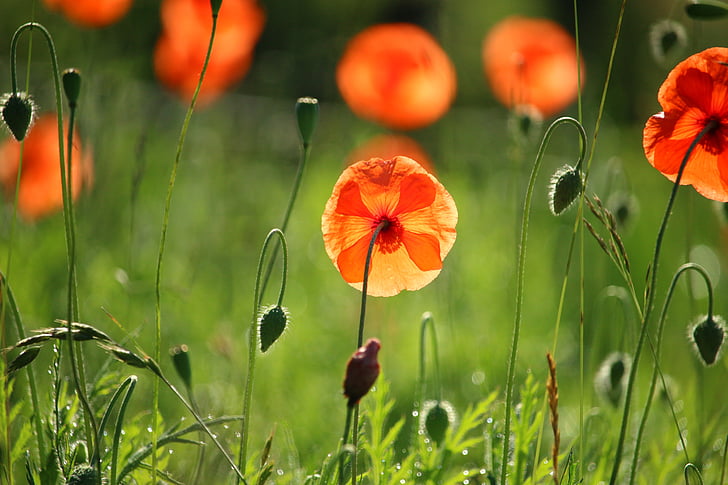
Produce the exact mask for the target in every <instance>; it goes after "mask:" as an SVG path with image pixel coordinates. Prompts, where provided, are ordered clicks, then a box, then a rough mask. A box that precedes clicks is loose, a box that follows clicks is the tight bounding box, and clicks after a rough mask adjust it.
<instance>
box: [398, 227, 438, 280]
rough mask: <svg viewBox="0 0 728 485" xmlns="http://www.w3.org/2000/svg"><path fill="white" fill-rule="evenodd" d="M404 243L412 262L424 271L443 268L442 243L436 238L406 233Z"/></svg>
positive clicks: (403, 236)
mask: <svg viewBox="0 0 728 485" xmlns="http://www.w3.org/2000/svg"><path fill="white" fill-rule="evenodd" d="M402 242H403V243H404V247H405V249H407V254H409V257H410V259H411V260H412V262H413V263H415V264H416V265H417V267H418V268H419V269H421V270H422V271H429V270H433V269H437V270H439V269H441V268H442V260H441V259H440V242H439V241H438V240H437V238H436V237H434V236H431V235H429V234H416V233H413V232H409V231H405V232H404V234H403V235H402Z"/></svg>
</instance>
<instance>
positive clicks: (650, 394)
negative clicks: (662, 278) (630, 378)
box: [629, 263, 713, 485]
mask: <svg viewBox="0 0 728 485" xmlns="http://www.w3.org/2000/svg"><path fill="white" fill-rule="evenodd" d="M689 270H692V271H695V272H697V273H698V274H700V276H702V278H703V281H705V284H706V286H707V288H708V316H709V317H710V316H712V315H713V286H712V284H711V282H710V277H709V276H708V273H707V271H705V269H704V268H703V267H702V266H700V265H697V264H695V263H687V264H683V265H682V266H680V268H678V270H677V271H676V272H675V274H674V275H673V277H672V281H671V282H670V286H669V288H668V290H667V295H666V296H665V302H664V303H663V306H662V311H661V312H660V317H659V320H658V324H657V335H656V343H655V346H654V348H653V354H654V359H655V365H654V367H653V368H652V378H651V380H650V389H649V390H648V391H647V401H646V402H645V408H644V410H643V411H642V418H641V419H640V424H639V429H638V431H637V437H636V439H635V445H634V453H633V455H632V470H631V472H630V476H629V483H630V485H631V484H633V483H634V481H635V478H636V475H637V473H636V472H637V464H638V462H639V453H640V446H641V444H642V437H643V436H644V431H645V426H646V424H647V417H648V416H649V413H650V407H651V405H652V399H653V396H654V394H655V388H656V386H657V377H658V373H659V374H660V375H661V374H662V372H660V346H661V344H662V334H663V329H664V327H665V319H666V317H667V309H668V307H669V306H670V302H671V301H672V295H673V292H674V291H675V286H676V285H677V282H678V279H679V278H680V276H681V275H682V274H683V273H685V272H687V271H689ZM665 392H667V388H665ZM671 409H672V406H671ZM672 412H673V418H676V416H675V415H674V414H675V411H674V409H672ZM677 430H678V435H679V437H680V443H681V445H682V449H683V452H684V453H685V461H686V462H690V456H689V455H688V450H687V443H685V439H684V437H683V434H682V433H681V432H680V428H679V426H678V428H677Z"/></svg>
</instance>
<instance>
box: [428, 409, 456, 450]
mask: <svg viewBox="0 0 728 485" xmlns="http://www.w3.org/2000/svg"><path fill="white" fill-rule="evenodd" d="M456 418H457V415H456V413H455V408H454V407H453V406H452V404H450V403H449V402H447V401H427V402H425V403H424V405H423V406H422V415H421V416H420V431H421V432H422V431H424V432H426V433H427V436H429V437H430V439H431V440H432V441H434V442H435V443H437V444H440V443H441V442H442V441H443V440H444V439H445V434H446V433H447V429H448V428H449V427H450V426H452V425H453V424H454V423H455V420H456Z"/></svg>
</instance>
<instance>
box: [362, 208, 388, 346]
mask: <svg viewBox="0 0 728 485" xmlns="http://www.w3.org/2000/svg"><path fill="white" fill-rule="evenodd" d="M387 227H389V221H387V220H384V221H382V222H380V223H379V225H377V227H376V229H374V233H372V239H371V241H369V249H368V250H367V258H366V261H365V262H364V279H363V280H362V286H361V310H360V312H359V333H358V337H357V341H356V348H357V349H358V348H359V347H361V346H362V345H363V343H364V319H365V317H366V313H367V290H368V287H369V268H370V266H371V263H372V253H373V252H374V244H375V243H376V242H377V237H379V233H380V232H382V230H384V229H386V228H387Z"/></svg>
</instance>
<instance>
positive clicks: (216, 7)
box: [210, 0, 222, 17]
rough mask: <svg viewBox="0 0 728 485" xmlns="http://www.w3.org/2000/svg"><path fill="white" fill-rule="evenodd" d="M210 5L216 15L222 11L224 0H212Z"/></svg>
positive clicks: (213, 14)
mask: <svg viewBox="0 0 728 485" xmlns="http://www.w3.org/2000/svg"><path fill="white" fill-rule="evenodd" d="M210 6H211V7H212V16H213V17H215V16H217V14H218V13H219V12H220V7H222V0H210Z"/></svg>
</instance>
